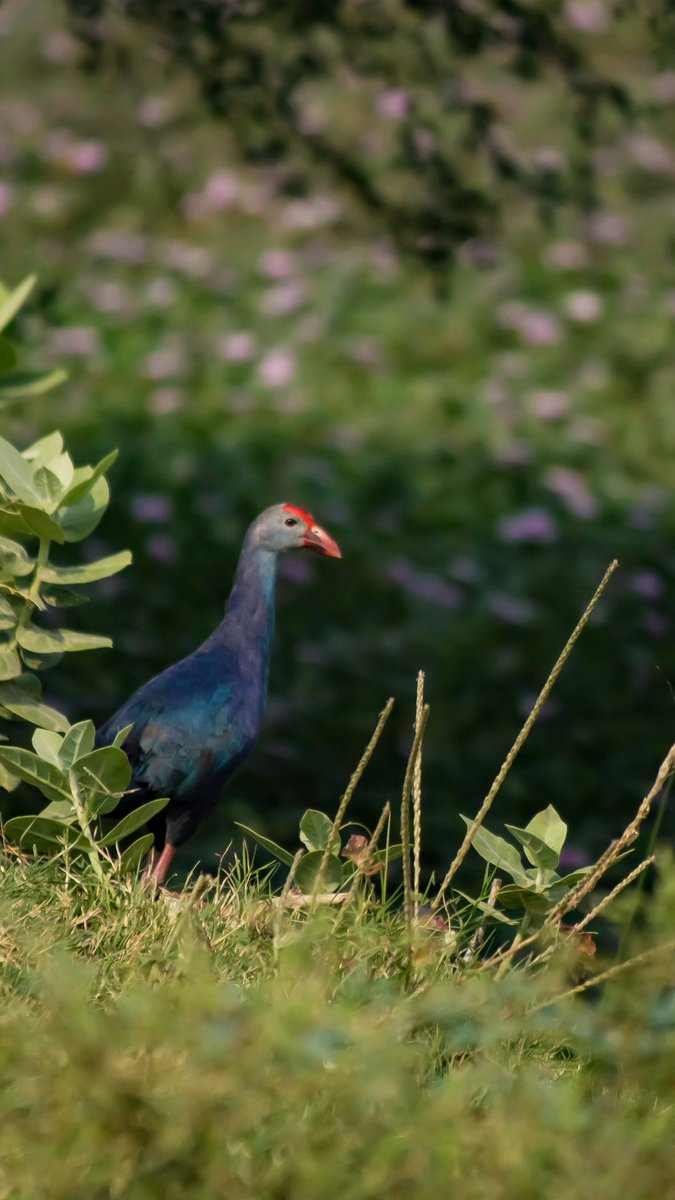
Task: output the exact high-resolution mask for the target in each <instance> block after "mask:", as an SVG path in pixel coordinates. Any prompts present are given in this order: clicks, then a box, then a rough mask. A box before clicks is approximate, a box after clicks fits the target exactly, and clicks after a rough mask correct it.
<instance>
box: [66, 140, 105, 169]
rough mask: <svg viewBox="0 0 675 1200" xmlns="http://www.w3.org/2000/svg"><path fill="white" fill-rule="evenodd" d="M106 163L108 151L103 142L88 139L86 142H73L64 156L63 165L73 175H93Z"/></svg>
mask: <svg viewBox="0 0 675 1200" xmlns="http://www.w3.org/2000/svg"><path fill="white" fill-rule="evenodd" d="M107 161H108V151H107V149H106V147H105V146H104V145H103V142H97V141H94V140H93V138H90V139H89V140H88V141H86V142H74V143H73V145H71V146H69V148H68V150H67V152H66V155H65V164H66V166H67V167H68V168H69V170H71V171H72V172H73V173H74V174H75V175H93V174H94V173H95V172H96V171H100V170H101V167H104V166H105V164H106V163H107Z"/></svg>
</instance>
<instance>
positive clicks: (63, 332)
mask: <svg viewBox="0 0 675 1200" xmlns="http://www.w3.org/2000/svg"><path fill="white" fill-rule="evenodd" d="M51 343H52V346H53V348H54V350H56V351H57V352H58V353H59V354H72V355H73V357H74V358H88V357H89V355H91V354H98V353H99V352H100V349H101V346H100V342H99V338H98V333H97V332H96V330H95V329H91V328H90V327H89V326H86V325H71V326H70V327H69V328H68V327H64V328H63V329H55V330H54V331H53V333H52V335H51Z"/></svg>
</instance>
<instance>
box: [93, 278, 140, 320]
mask: <svg viewBox="0 0 675 1200" xmlns="http://www.w3.org/2000/svg"><path fill="white" fill-rule="evenodd" d="M89 295H90V296H91V302H92V304H93V306H94V308H95V309H97V310H98V312H105V313H118V314H119V315H121V316H128V315H129V313H130V312H131V307H132V305H131V296H130V295H129V292H128V291H127V289H126V288H125V287H123V286H122V284H120V283H113V282H103V283H95V284H93V285H92V287H91V288H90V290H89Z"/></svg>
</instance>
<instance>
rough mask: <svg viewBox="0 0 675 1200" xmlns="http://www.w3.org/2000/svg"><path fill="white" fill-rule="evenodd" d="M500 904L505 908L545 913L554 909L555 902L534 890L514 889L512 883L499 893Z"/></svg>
mask: <svg viewBox="0 0 675 1200" xmlns="http://www.w3.org/2000/svg"><path fill="white" fill-rule="evenodd" d="M499 903H501V904H503V905H504V908H509V909H510V908H518V909H520V908H524V909H525V911H526V912H532V913H545V912H548V910H549V909H550V908H551V907H552V904H553V901H552V899H551V898H550V897H548V896H545V895H543V894H542V893H541V892H535V891H534V889H533V888H532V889H530V888H526V887H514V885H513V884H512V883H507V885H506V887H503V888H502V889H501V891H500V893H499Z"/></svg>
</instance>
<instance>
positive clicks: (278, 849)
mask: <svg viewBox="0 0 675 1200" xmlns="http://www.w3.org/2000/svg"><path fill="white" fill-rule="evenodd" d="M235 825H238V826H239V828H240V829H243V831H244V833H247V834H248V835H249V836H250V837H252V838H253V839H254V840H255V841H256V842H258V844H259V845H260V846H262V847H263V849H265V850H269V852H270V854H272V855H273V856H274V858H278V859H279V862H282V863H285V864H286V866H287V867H290V866H292V865H293V855H292V854H289V853H288V850H284V848H283V846H279V845H277V843H276V842H273V841H272V840H271V838H267V837H264V836H263V834H262V833H256V831H255V829H250V828H249V826H248V825H242V823H241V821H235Z"/></svg>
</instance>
